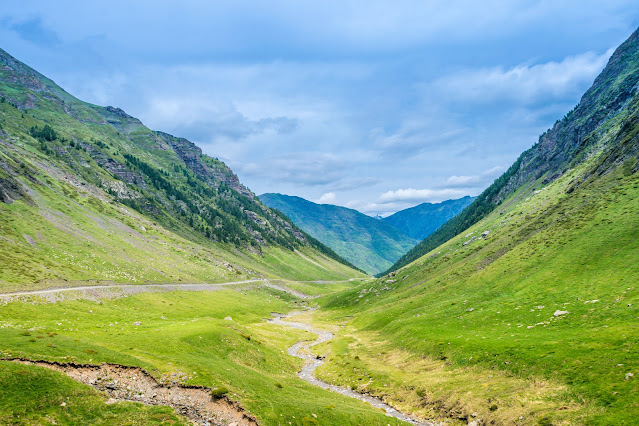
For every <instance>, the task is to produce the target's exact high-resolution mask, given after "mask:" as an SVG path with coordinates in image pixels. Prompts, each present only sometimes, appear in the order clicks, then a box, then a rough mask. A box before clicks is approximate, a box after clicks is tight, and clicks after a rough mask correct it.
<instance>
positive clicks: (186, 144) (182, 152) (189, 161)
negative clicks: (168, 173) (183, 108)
mask: <svg viewBox="0 0 639 426" xmlns="http://www.w3.org/2000/svg"><path fill="white" fill-rule="evenodd" d="M155 134H156V135H158V136H159V137H160V138H161V139H162V140H163V141H164V142H166V143H167V144H168V145H169V146H170V147H171V149H173V151H175V153H176V154H177V156H178V157H179V158H180V160H182V161H183V162H184V164H185V165H186V166H187V167H188V168H189V169H190V170H192V171H193V173H195V174H196V175H197V176H199V177H200V178H201V179H202V180H204V181H205V182H206V183H208V184H209V185H210V186H212V187H217V186H219V185H220V184H222V183H224V184H226V185H228V186H229V187H230V188H231V189H234V190H235V191H237V192H239V193H240V194H242V195H245V196H247V197H249V198H251V199H254V198H255V195H254V194H253V193H252V192H251V191H249V189H248V188H247V187H245V186H244V185H242V184H241V183H240V180H239V179H238V177H237V175H235V173H233V172H232V171H231V169H229V168H228V167H226V165H225V164H224V163H222V162H221V161H219V160H216V161H217V163H218V164H215V165H209V164H207V163H205V162H204V161H202V150H201V149H200V148H199V147H198V146H196V145H195V144H194V143H193V142H191V141H189V140H188V139H184V138H176V137H175V136H172V135H170V134H168V133H164V132H155Z"/></svg>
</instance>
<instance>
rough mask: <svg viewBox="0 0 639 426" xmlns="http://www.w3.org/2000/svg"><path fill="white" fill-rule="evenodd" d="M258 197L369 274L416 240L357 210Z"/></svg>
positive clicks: (296, 199)
mask: <svg viewBox="0 0 639 426" xmlns="http://www.w3.org/2000/svg"><path fill="white" fill-rule="evenodd" d="M259 198H260V200H261V201H262V202H263V203H264V204H266V205H267V206H269V207H271V208H274V209H277V210H279V211H281V212H282V213H284V214H285V215H286V216H288V218H290V219H291V220H292V221H293V223H295V224H296V225H297V226H299V227H300V228H302V230H304V231H305V232H307V233H308V234H310V235H311V236H313V237H315V238H316V239H318V240H319V241H321V242H322V243H324V244H326V245H327V246H328V247H330V248H331V249H333V251H335V252H336V253H337V254H338V255H340V256H342V257H343V258H344V259H346V260H347V261H349V262H350V263H352V264H353V265H355V266H357V267H358V268H360V269H362V270H364V271H366V272H368V273H370V274H377V273H379V272H381V271H383V270H385V269H386V268H388V267H389V266H391V265H392V264H393V263H394V262H395V261H397V259H399V258H400V257H401V256H402V255H403V254H404V253H406V252H407V251H408V250H410V249H411V248H412V247H413V246H414V245H415V244H417V243H418V242H419V241H418V240H417V239H415V238H412V237H410V236H409V235H406V234H405V233H404V232H402V231H400V230H399V229H397V228H395V227H393V226H391V225H390V224H388V223H386V222H385V221H383V220H379V219H375V218H372V217H370V216H367V215H365V214H362V213H360V212H358V211H357V210H353V209H348V208H346V207H339V206H333V205H330V204H316V203H313V202H311V201H308V200H305V199H303V198H300V197H292V196H289V195H282V194H262V195H260V196H259Z"/></svg>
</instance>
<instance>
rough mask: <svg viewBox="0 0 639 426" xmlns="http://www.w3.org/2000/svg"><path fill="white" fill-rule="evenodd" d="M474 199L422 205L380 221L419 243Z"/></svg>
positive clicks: (467, 198) (468, 197)
mask: <svg viewBox="0 0 639 426" xmlns="http://www.w3.org/2000/svg"><path fill="white" fill-rule="evenodd" d="M474 199H475V197H470V196H466V197H463V198H460V199H458V200H446V201H442V202H441V203H422V204H419V205H417V206H415V207H411V208H408V209H404V210H400V211H398V212H397V213H394V214H392V215H390V216H388V217H385V218H383V219H382V220H383V221H384V222H386V223H388V224H389V225H392V226H394V227H395V228H397V229H399V230H400V231H402V232H404V233H406V234H408V235H410V236H411V237H413V238H415V239H417V240H420V241H421V240H423V239H424V238H426V237H428V236H429V235H430V234H432V233H433V232H435V231H436V230H437V229H439V227H440V226H442V225H443V224H444V223H446V222H448V221H449V220H451V219H452V218H454V217H455V216H457V215H458V214H459V213H461V212H462V211H463V210H464V209H465V208H466V207H467V206H468V205H469V204H470V203H472V202H473V200H474Z"/></svg>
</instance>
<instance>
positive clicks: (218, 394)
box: [211, 387, 229, 399]
mask: <svg viewBox="0 0 639 426" xmlns="http://www.w3.org/2000/svg"><path fill="white" fill-rule="evenodd" d="M227 393H229V390H228V389H227V388H225V387H220V388H214V389H211V398H213V399H220V398H223V397H224V396H225V395H226V394H227Z"/></svg>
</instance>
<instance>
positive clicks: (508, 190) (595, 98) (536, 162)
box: [385, 29, 639, 273]
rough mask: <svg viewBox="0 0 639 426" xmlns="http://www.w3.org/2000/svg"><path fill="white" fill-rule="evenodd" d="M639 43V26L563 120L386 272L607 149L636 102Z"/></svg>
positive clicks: (629, 151) (629, 150)
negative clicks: (526, 189) (613, 130)
mask: <svg viewBox="0 0 639 426" xmlns="http://www.w3.org/2000/svg"><path fill="white" fill-rule="evenodd" d="M638 46H639V29H638V30H636V31H635V32H634V33H633V34H632V35H631V36H630V37H629V38H628V39H627V40H626V41H624V42H623V43H622V44H621V45H620V46H619V47H618V48H617V49H616V50H615V52H614V53H613V54H612V56H611V57H610V59H609V61H608V63H607V65H606V66H605V67H604V69H603V70H602V72H601V73H600V74H599V75H598V76H597V77H596V79H595V81H594V82H593V84H592V86H591V87H590V88H589V89H588V90H587V91H586V92H585V93H584V95H583V96H582V98H581V100H580V101H579V103H578V104H577V105H576V106H575V107H574V108H573V109H572V110H571V111H569V112H568V113H567V114H566V115H565V116H564V118H563V119H561V120H557V121H556V122H555V124H554V125H553V126H552V127H551V128H550V129H549V130H547V131H546V132H544V133H542V134H541V136H540V137H539V140H538V142H537V143H536V144H534V145H533V146H532V147H531V148H530V149H528V150H526V151H524V152H523V153H522V154H521V155H520V156H519V158H518V159H517V160H516V161H515V162H514V163H513V164H512V165H511V166H510V168H509V169H508V170H507V171H506V172H505V173H504V174H502V175H501V176H500V177H499V178H497V179H496V180H495V181H494V182H493V183H492V184H491V185H490V186H489V187H488V188H487V189H486V190H485V191H484V192H482V193H481V194H480V195H479V196H478V197H477V199H476V200H475V201H474V202H473V203H472V204H471V205H470V206H468V208H467V209H466V210H465V211H464V212H462V213H461V214H460V215H459V216H457V217H455V218H454V219H452V220H451V221H449V222H448V223H446V224H444V225H443V226H442V227H441V228H440V229H438V230H437V231H436V232H434V233H433V234H431V235H430V236H428V237H427V238H426V239H425V240H424V241H422V242H421V243H419V244H418V245H417V246H415V247H414V248H413V249H412V250H411V251H409V252H408V253H406V254H405V255H404V256H402V258H400V259H399V260H398V261H397V262H396V263H395V264H394V265H393V266H392V267H390V268H389V269H388V270H386V271H385V273H389V272H391V271H394V270H397V269H399V268H401V267H403V266H405V265H408V264H409V263H411V262H413V261H415V260H417V259H418V258H419V257H421V256H423V255H424V254H426V253H428V252H429V251H431V250H433V249H434V248H436V247H437V246H439V245H441V244H443V243H444V242H446V241H448V240H449V239H451V238H453V237H454V236H455V235H457V234H459V233H460V232H462V231H463V230H464V229H467V228H468V227H470V226H472V225H473V224H475V223H477V222H478V221H479V220H481V219H482V218H484V217H486V215H488V214H489V213H490V212H492V211H493V210H494V209H496V208H497V207H498V206H499V205H500V204H501V203H502V202H503V201H504V200H505V199H506V198H507V197H508V196H509V195H511V194H513V192H514V191H515V190H516V189H518V188H522V187H523V186H525V185H528V186H532V185H533V184H534V183H535V182H537V181H539V183H540V184H541V183H543V184H548V183H550V182H553V181H555V180H557V179H558V178H559V177H561V176H562V174H563V173H564V172H565V170H567V169H568V168H569V167H574V166H576V165H578V164H581V163H582V162H584V161H585V160H586V159H587V158H589V157H590V156H592V155H593V154H596V153H598V152H601V151H602V150H604V149H605V148H606V146H608V145H609V144H608V141H607V139H606V138H605V137H604V136H605V135H606V134H607V133H608V132H609V131H610V130H611V128H614V127H616V126H619V125H620V123H618V122H617V121H618V118H619V116H620V114H621V115H623V114H622V113H623V112H624V111H626V112H627V110H628V109H629V108H630V107H631V105H630V100H631V99H632V98H633V96H634V94H636V92H637V88H638V84H639V73H637V72H633V71H632V70H633V69H634V68H633V66H636V65H637V64H639V50H638ZM613 146H617V145H614V144H613ZM620 147H621V146H620ZM634 152H635V151H634V150H633V148H632V146H627V149H626V150H625V151H624V154H623V155H622V156H625V158H628V157H630V156H632V155H633V153H634ZM619 154H621V153H619ZM610 166H614V164H610ZM601 172H602V173H604V172H605V171H601ZM531 192H532V190H531Z"/></svg>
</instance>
